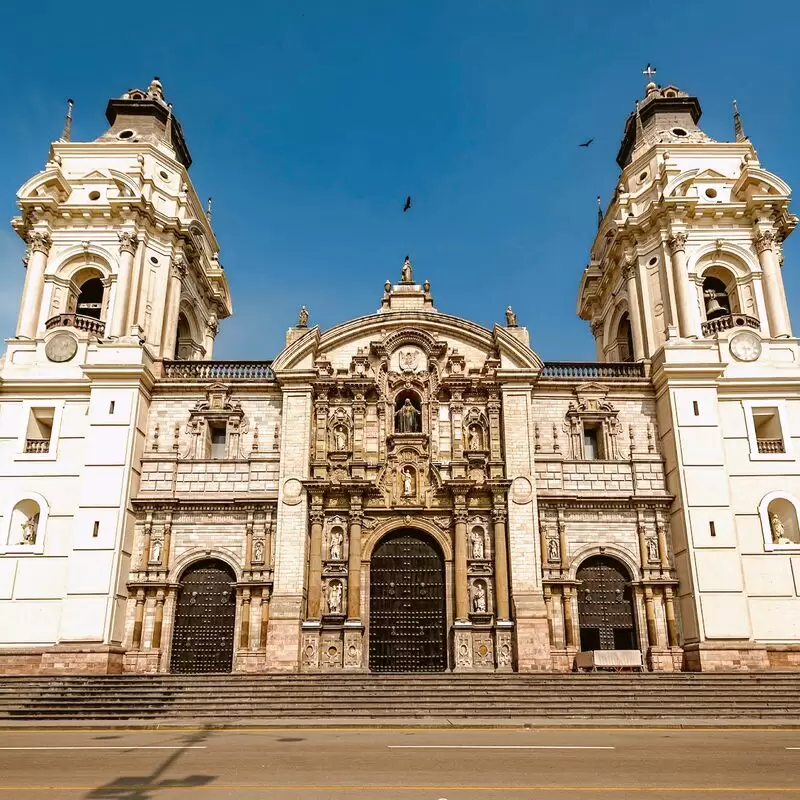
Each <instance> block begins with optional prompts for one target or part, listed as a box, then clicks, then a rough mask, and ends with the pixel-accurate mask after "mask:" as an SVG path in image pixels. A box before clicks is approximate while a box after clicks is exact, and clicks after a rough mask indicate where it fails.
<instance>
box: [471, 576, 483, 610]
mask: <svg viewBox="0 0 800 800" xmlns="http://www.w3.org/2000/svg"><path fill="white" fill-rule="evenodd" d="M472 610H473V611H475V612H476V613H479V614H480V613H484V614H485V613H486V589H484V588H483V584H482V583H476V584H475V587H474V589H473V590H472Z"/></svg>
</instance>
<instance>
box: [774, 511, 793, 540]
mask: <svg viewBox="0 0 800 800" xmlns="http://www.w3.org/2000/svg"><path fill="white" fill-rule="evenodd" d="M769 527H770V529H771V530H772V543H773V544H794V542H793V541H792V540H791V539H787V538H786V530H785V528H784V527H783V523H782V522H781V520H780V517H779V516H778V515H777V514H770V515H769Z"/></svg>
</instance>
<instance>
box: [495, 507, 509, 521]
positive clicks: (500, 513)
mask: <svg viewBox="0 0 800 800" xmlns="http://www.w3.org/2000/svg"><path fill="white" fill-rule="evenodd" d="M492 519H493V520H494V522H496V523H497V522H500V523H505V521H506V519H508V510H507V509H506V508H505V507H503V508H493V509H492Z"/></svg>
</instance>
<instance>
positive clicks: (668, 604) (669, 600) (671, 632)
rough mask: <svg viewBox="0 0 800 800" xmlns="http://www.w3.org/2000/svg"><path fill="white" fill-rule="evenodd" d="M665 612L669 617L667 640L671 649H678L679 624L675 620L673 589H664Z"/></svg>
mask: <svg viewBox="0 0 800 800" xmlns="http://www.w3.org/2000/svg"><path fill="white" fill-rule="evenodd" d="M664 610H665V612H666V617H667V640H668V642H669V646H670V647H678V623H677V622H676V620H675V600H674V598H673V595H672V587H671V586H665V587H664Z"/></svg>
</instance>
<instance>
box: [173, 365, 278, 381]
mask: <svg viewBox="0 0 800 800" xmlns="http://www.w3.org/2000/svg"><path fill="white" fill-rule="evenodd" d="M162 377H163V378H164V379H165V380H170V381H271V380H274V378H275V376H274V375H273V374H272V362H271V361H164V372H163V375H162Z"/></svg>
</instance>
